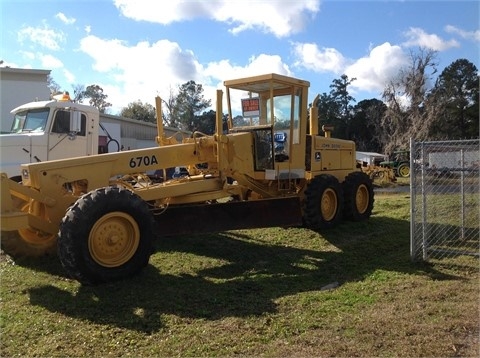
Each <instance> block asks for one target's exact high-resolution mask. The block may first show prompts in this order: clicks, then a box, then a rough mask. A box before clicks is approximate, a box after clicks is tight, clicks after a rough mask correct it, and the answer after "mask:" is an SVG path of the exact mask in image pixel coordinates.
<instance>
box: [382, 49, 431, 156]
mask: <svg viewBox="0 0 480 358" xmlns="http://www.w3.org/2000/svg"><path fill="white" fill-rule="evenodd" d="M435 57H436V52H435V51H432V50H426V49H423V48H420V49H419V51H418V52H417V53H413V52H412V53H411V54H410V64H409V65H408V66H407V67H406V68H402V69H400V71H399V73H398V75H397V77H396V78H394V79H392V80H391V81H390V82H389V83H388V84H387V86H386V87H385V89H384V91H383V95H382V98H383V100H384V102H385V104H386V105H387V110H386V111H385V114H384V117H383V119H382V129H383V131H382V138H381V141H382V144H383V147H384V151H385V152H386V153H390V152H392V151H393V150H395V149H400V148H403V149H405V148H406V147H408V145H409V139H410V138H414V139H417V140H425V139H427V138H428V135H429V131H430V127H431V126H432V119H431V117H429V116H428V111H427V108H426V99H427V97H428V94H429V85H428V84H429V82H430V80H431V78H432V77H433V75H434V74H435V73H436V72H437V69H436V68H437V63H436V61H435Z"/></svg>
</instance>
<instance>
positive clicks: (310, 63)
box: [293, 43, 346, 74]
mask: <svg viewBox="0 0 480 358" xmlns="http://www.w3.org/2000/svg"><path fill="white" fill-rule="evenodd" d="M293 53H294V55H295V57H296V58H297V60H296V61H295V64H294V65H295V66H297V67H304V68H306V69H309V70H312V71H315V72H333V73H336V74H341V72H342V71H343V68H344V66H345V62H346V60H345V58H344V57H343V55H342V54H341V53H340V52H338V51H337V50H336V49H334V48H322V49H320V48H318V46H317V44H313V43H295V44H293Z"/></svg>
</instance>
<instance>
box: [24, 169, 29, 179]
mask: <svg viewBox="0 0 480 358" xmlns="http://www.w3.org/2000/svg"><path fill="white" fill-rule="evenodd" d="M29 177H30V174H29V173H28V169H22V178H23V179H28V178H29Z"/></svg>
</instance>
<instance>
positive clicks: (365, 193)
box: [343, 172, 374, 221]
mask: <svg viewBox="0 0 480 358" xmlns="http://www.w3.org/2000/svg"><path fill="white" fill-rule="evenodd" d="M343 194H344V196H345V206H344V211H343V215H344V217H345V218H346V219H348V220H352V221H361V220H365V219H368V218H369V217H370V215H372V209H373V202H374V194H373V184H372V181H371V179H370V178H369V177H368V175H366V174H365V173H361V172H353V173H350V174H348V175H347V177H346V178H345V181H344V182H343Z"/></svg>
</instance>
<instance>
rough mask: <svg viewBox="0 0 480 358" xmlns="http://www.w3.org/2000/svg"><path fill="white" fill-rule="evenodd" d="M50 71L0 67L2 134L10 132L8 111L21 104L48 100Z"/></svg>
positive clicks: (11, 117) (9, 114)
mask: <svg viewBox="0 0 480 358" xmlns="http://www.w3.org/2000/svg"><path fill="white" fill-rule="evenodd" d="M49 74H50V70H32V69H24V68H10V67H0V116H1V117H0V121H1V128H0V130H1V131H2V132H8V131H10V128H11V125H12V120H13V116H12V114H11V113H10V111H11V110H12V109H14V108H16V107H18V106H19V105H21V104H24V103H28V102H33V101H46V100H49V99H50V89H49V88H48V82H47V76H48V75H49Z"/></svg>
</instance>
